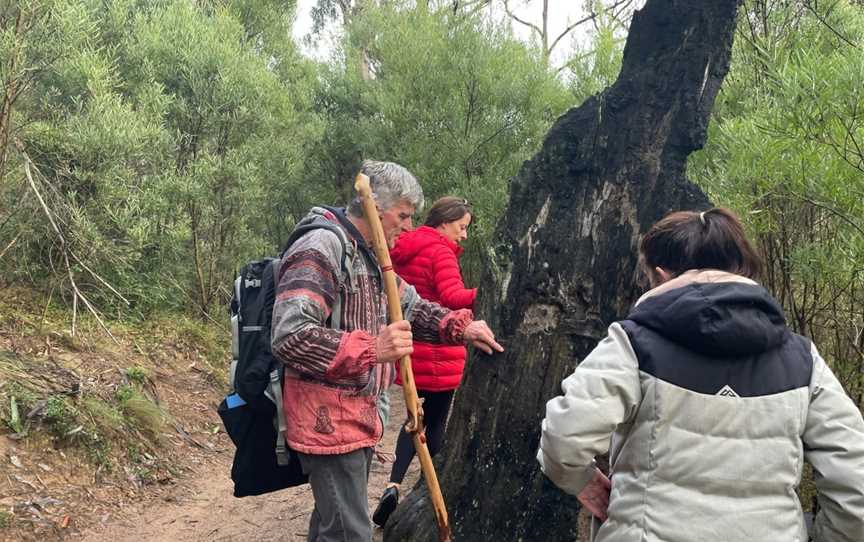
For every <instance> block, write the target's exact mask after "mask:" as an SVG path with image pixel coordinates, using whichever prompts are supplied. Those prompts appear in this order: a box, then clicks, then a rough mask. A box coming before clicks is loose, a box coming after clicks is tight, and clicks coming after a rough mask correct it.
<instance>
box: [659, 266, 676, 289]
mask: <svg viewBox="0 0 864 542" xmlns="http://www.w3.org/2000/svg"><path fill="white" fill-rule="evenodd" d="M654 273H655V274H656V278H657V279H659V280H658V282H657V285H658V286H659V285H660V284H663V283H664V282H668V281H670V280H672V279H673V278H674V275H672V273H670V272H669V271H666V270H665V269H663V268H662V267H660V266H657V267H655V268H654Z"/></svg>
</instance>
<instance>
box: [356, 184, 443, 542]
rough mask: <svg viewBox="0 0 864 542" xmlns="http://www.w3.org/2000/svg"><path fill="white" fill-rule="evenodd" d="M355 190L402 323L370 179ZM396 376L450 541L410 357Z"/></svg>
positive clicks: (393, 318)
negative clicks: (400, 385) (397, 376)
mask: <svg viewBox="0 0 864 542" xmlns="http://www.w3.org/2000/svg"><path fill="white" fill-rule="evenodd" d="M354 189H355V190H356V191H357V194H358V195H359V196H360V202H361V204H362V205H363V214H364V215H365V217H366V222H367V223H368V224H369V227H370V229H371V230H372V246H373V248H374V249H375V255H376V256H377V257H378V263H379V264H380V265H381V275H382V279H383V280H384V290H385V292H386V293H387V313H388V316H389V318H390V322H398V321H399V320H402V304H401V302H400V300H399V290H398V287H397V286H396V273H394V272H393V264H392V263H391V261H390V251H389V249H388V248H387V239H386V238H385V237H384V228H383V227H382V226H381V218H380V217H379V216H378V208H377V207H376V206H375V200H374V199H373V198H372V188H371V187H370V186H369V177H367V176H366V175H364V174H362V173H358V174H357V178H356V180H355V182H354ZM399 375H400V376H401V378H402V390H403V391H404V393H405V407H406V408H407V410H408V421H407V422H406V423H405V430H406V431H407V432H409V433H411V435H412V438H413V440H414V448H415V449H416V450H417V457H418V458H419V459H420V469H421V470H422V471H423V478H425V479H426V486H427V487H428V488H429V495H430V497H431V498H432V507H433V508H434V509H435V518H436V519H437V521H438V540H439V541H440V542H447V541H449V540H450V523H449V520H448V519H447V508H446V506H445V505H444V496H443V495H441V487H440V486H439V485H438V476H437V475H436V474H435V466H434V465H433V464H432V456H431V455H430V454H429V448H427V447H426V434H425V433H424V431H423V416H422V414H421V413H420V408H419V400H418V399H417V385H416V384H415V383H414V373H413V371H412V370H411V357H410V356H404V357H403V358H402V359H400V360H399Z"/></svg>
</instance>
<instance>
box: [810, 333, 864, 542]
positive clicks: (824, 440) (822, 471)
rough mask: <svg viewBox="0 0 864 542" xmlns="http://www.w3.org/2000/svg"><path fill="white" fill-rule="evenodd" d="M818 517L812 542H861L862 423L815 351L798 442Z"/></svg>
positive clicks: (863, 527) (863, 521) (863, 490)
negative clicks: (810, 471)
mask: <svg viewBox="0 0 864 542" xmlns="http://www.w3.org/2000/svg"><path fill="white" fill-rule="evenodd" d="M802 439H803V441H804V458H805V459H806V460H807V461H808V462H809V463H810V464H811V465H813V470H814V471H815V481H816V489H817V490H818V499H819V505H820V508H821V509H820V511H819V513H818V514H817V516H816V519H815V522H814V529H813V540H814V541H815V542H861V541H862V540H864V420H862V418H861V412H860V411H859V410H858V408H856V406H855V405H854V404H853V403H852V400H851V399H849V397H848V396H847V395H846V393H845V392H844V391H843V387H842V386H841V385H840V382H838V381H837V378H836V377H835V376H834V374H833V373H832V372H831V369H830V368H829V367H828V365H827V364H826V363H825V361H824V360H823V359H822V358H821V357H820V356H819V353H818V352H817V351H816V348H815V346H814V347H813V376H812V377H811V383H810V408H809V410H808V413H807V422H806V426H805V429H804V435H803V436H802Z"/></svg>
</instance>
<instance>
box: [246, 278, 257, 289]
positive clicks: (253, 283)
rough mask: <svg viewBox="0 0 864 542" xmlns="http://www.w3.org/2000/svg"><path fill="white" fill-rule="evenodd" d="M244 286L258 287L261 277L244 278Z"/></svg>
mask: <svg viewBox="0 0 864 542" xmlns="http://www.w3.org/2000/svg"><path fill="white" fill-rule="evenodd" d="M243 287H244V288H260V287H261V279H246V282H245V283H244V286H243Z"/></svg>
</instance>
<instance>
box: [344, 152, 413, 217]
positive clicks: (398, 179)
mask: <svg viewBox="0 0 864 542" xmlns="http://www.w3.org/2000/svg"><path fill="white" fill-rule="evenodd" d="M360 172H361V173H363V174H364V175H366V176H367V177H369V186H370V187H371V188H372V196H373V197H374V198H375V203H377V204H378V208H379V209H381V210H382V211H386V210H387V209H389V208H391V207H393V206H394V205H396V204H397V203H399V202H400V201H407V202H408V203H410V204H411V205H413V206H414V209H415V211H416V212H420V211H422V210H423V189H422V188H420V183H418V182H417V179H416V178H415V177H414V175H412V174H411V172H410V171H408V170H407V169H405V168H404V167H402V166H400V165H399V164H395V163H393V162H377V161H375V160H365V161H364V162H363V165H362V166H361V167H360ZM348 214H350V215H352V216H356V217H362V216H363V208H362V207H361V205H360V198H359V197H355V198H354V199H352V200H351V203H350V204H349V205H348Z"/></svg>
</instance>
